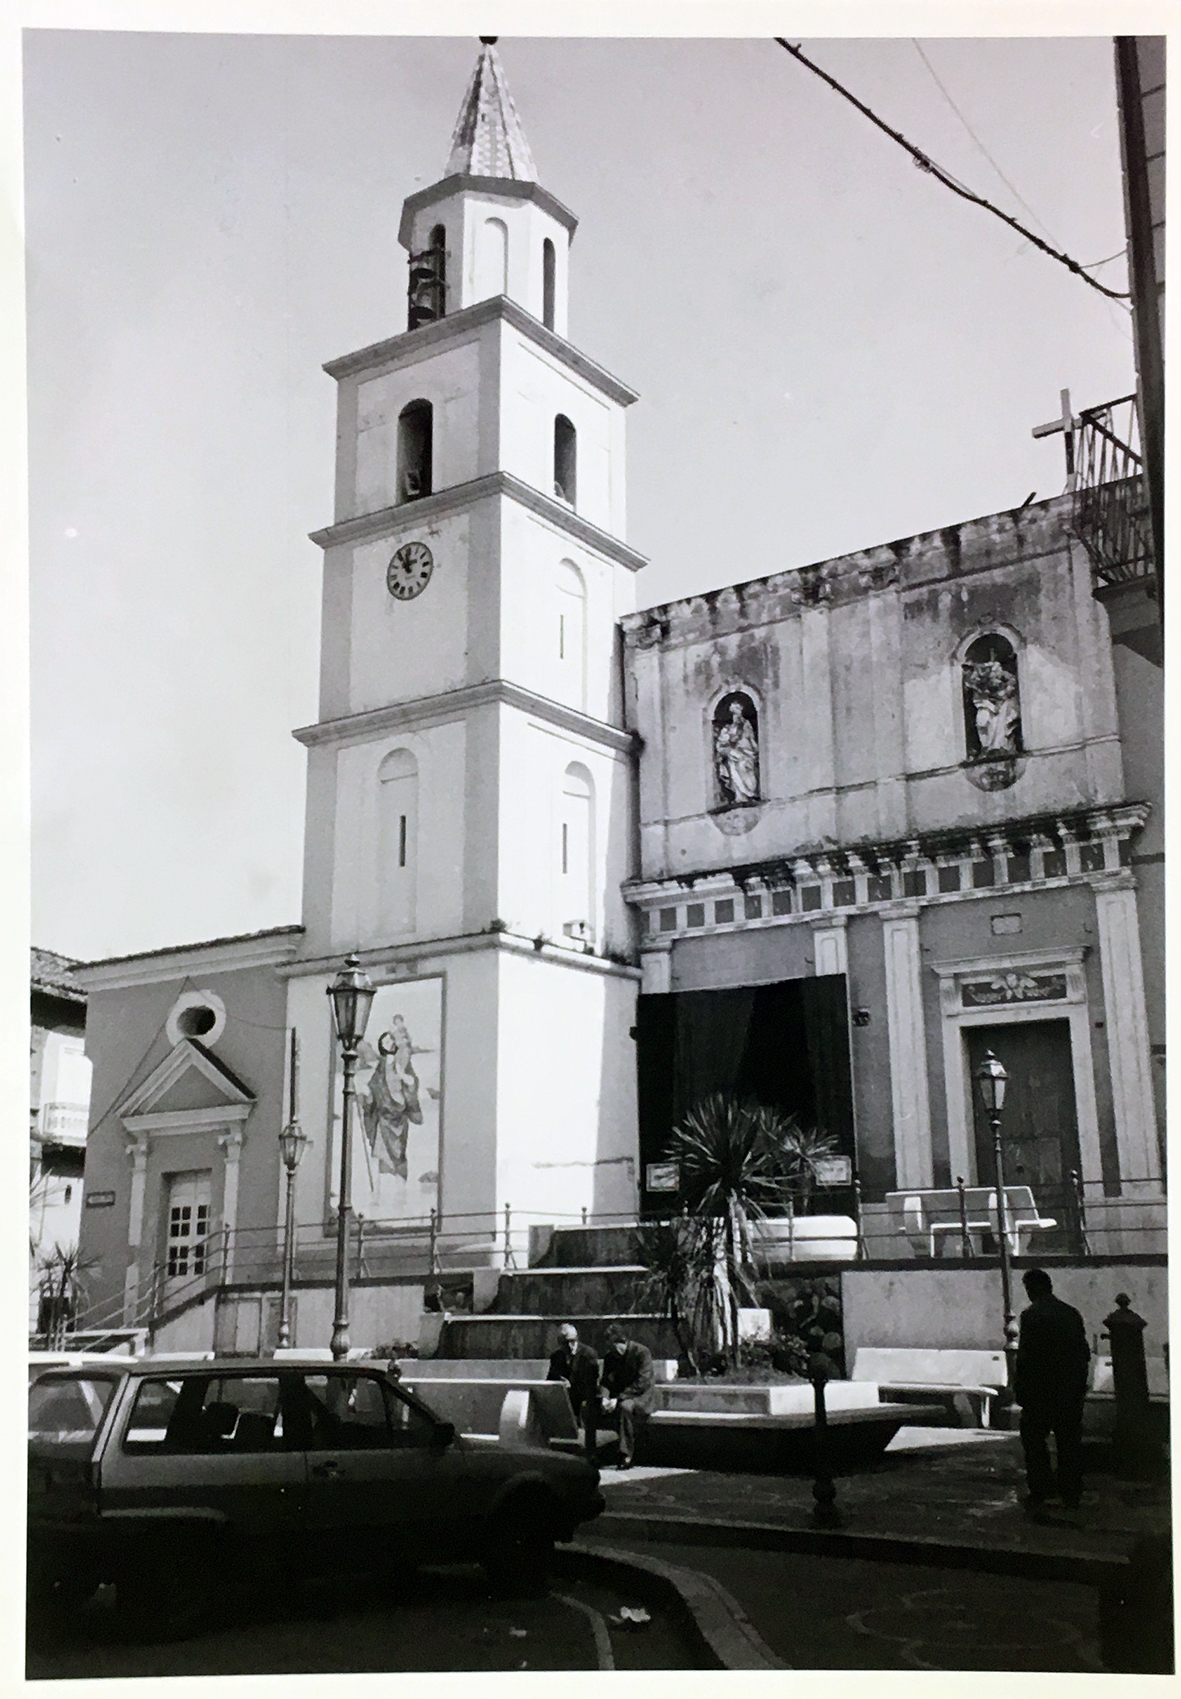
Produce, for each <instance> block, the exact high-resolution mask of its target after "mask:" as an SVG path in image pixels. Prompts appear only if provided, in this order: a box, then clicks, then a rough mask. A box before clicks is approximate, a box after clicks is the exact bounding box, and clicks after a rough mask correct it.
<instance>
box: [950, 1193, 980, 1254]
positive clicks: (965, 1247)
mask: <svg viewBox="0 0 1181 1699" xmlns="http://www.w3.org/2000/svg"><path fill="white" fill-rule="evenodd" d="M955 1188H956V1191H957V1192H958V1193H959V1195H960V1251H961V1254H962V1255H963V1256H964V1258H965V1259H966V1258H968V1257H971V1256H973V1255H974V1254H975V1253H974V1252H973V1250H972V1235H971V1233H970V1232H969V1231H968V1200H967V1198H966V1197H965V1195H964V1177H963V1175H962V1174H957V1175H956V1177H955Z"/></svg>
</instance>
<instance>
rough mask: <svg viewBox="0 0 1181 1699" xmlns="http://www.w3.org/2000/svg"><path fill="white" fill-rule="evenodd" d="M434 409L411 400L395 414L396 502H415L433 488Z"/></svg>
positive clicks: (426, 403)
mask: <svg viewBox="0 0 1181 1699" xmlns="http://www.w3.org/2000/svg"><path fill="white" fill-rule="evenodd" d="M434 413H435V410H434V408H433V407H432V406H431V404H430V402H429V401H423V400H418V401H411V402H409V403H407V405H406V406H405V407H403V409H402V411H401V413H400V414H399V415H398V500H399V501H400V502H403V501H418V500H419V499H420V497H422V496H429V495H430V493H431V488H432V482H431V480H432V475H433V470H434V468H433V464H432V462H433V459H434V440H433V439H434V430H435V421H434Z"/></svg>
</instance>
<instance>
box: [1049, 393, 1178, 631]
mask: <svg viewBox="0 0 1181 1699" xmlns="http://www.w3.org/2000/svg"><path fill="white" fill-rule="evenodd" d="M1071 436H1072V438H1073V442H1072V443H1071V444H1069V445H1068V448H1069V447H1072V448H1073V469H1072V472H1071V484H1072V488H1073V496H1074V501H1073V513H1072V529H1073V531H1074V534H1075V536H1076V537H1077V538H1078V540H1079V542H1080V543H1081V544H1082V545H1083V547H1084V549H1086V551H1087V555H1088V557H1089V559H1090V562H1091V581H1092V587H1093V589H1094V592H1095V594H1096V595H1097V596H1099V597H1100V598H1101V599H1102V598H1103V597H1104V596H1105V595H1109V594H1111V593H1112V592H1115V591H1118V590H1119V589H1120V588H1121V587H1123V586H1125V585H1128V584H1135V583H1143V584H1144V585H1145V588H1148V589H1149V590H1150V593H1151V587H1152V585H1153V583H1154V582H1155V578H1156V562H1155V559H1154V555H1153V547H1152V515H1151V509H1150V505H1149V498H1148V482H1147V478H1146V476H1145V469H1144V456H1143V452H1142V448H1141V436H1140V412H1139V406H1138V403H1137V398H1136V396H1135V395H1122V396H1120V397H1119V399H1118V400H1116V401H1106V402H1104V403H1103V404H1102V405H1101V406H1099V407H1086V408H1083V409H1082V411H1081V412H1080V413H1079V415H1078V417H1077V419H1076V420H1075V421H1074V422H1073V429H1072V432H1071Z"/></svg>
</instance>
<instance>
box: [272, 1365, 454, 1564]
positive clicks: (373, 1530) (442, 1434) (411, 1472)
mask: <svg viewBox="0 0 1181 1699" xmlns="http://www.w3.org/2000/svg"><path fill="white" fill-rule="evenodd" d="M299 1380H300V1384H301V1387H302V1392H303V1400H304V1418H303V1421H304V1428H303V1437H304V1440H305V1443H306V1448H307V1449H306V1463H307V1494H306V1509H305V1513H304V1523H305V1527H306V1530H307V1533H308V1536H309V1544H311V1545H313V1546H315V1547H317V1549H319V1550H321V1551H322V1552H324V1553H325V1554H326V1555H328V1554H331V1555H330V1561H331V1564H332V1566H333V1567H334V1568H336V1569H338V1570H340V1569H343V1570H347V1569H348V1568H349V1567H350V1566H351V1567H354V1568H363V1569H372V1568H377V1569H380V1568H381V1567H382V1565H383V1564H384V1563H385V1562H387V1561H399V1562H419V1561H423V1560H429V1559H431V1558H439V1557H444V1556H448V1555H451V1554H453V1553H456V1552H459V1551H462V1550H464V1549H465V1548H466V1547H467V1546H468V1545H470V1543H471V1530H472V1523H473V1519H474V1514H475V1511H476V1508H477V1507H476V1506H475V1505H474V1504H473V1502H472V1495H471V1485H472V1483H471V1481H470V1479H469V1471H468V1469H467V1465H466V1458H465V1452H464V1448H463V1445H462V1442H461V1441H458V1440H456V1439H455V1437H454V1434H453V1432H452V1430H450V1429H449V1428H447V1427H446V1426H445V1425H443V1424H440V1423H438V1422H436V1421H435V1420H433V1419H432V1418H431V1417H430V1416H429V1414H428V1413H427V1412H426V1411H425V1410H423V1409H422V1408H420V1407H419V1406H417V1404H416V1403H415V1402H414V1401H413V1400H411V1399H409V1398H407V1397H406V1395H405V1394H404V1393H401V1392H399V1390H398V1389H397V1388H396V1387H394V1386H393V1385H391V1384H390V1382H388V1381H387V1380H386V1379H385V1377H384V1376H381V1375H379V1374H375V1373H366V1372H359V1371H357V1370H356V1369H354V1368H351V1367H349V1368H343V1367H342V1368H341V1369H339V1370H331V1369H325V1370H317V1371H315V1372H313V1371H310V1370H309V1371H307V1372H306V1373H304V1374H302V1375H301V1376H300V1377H299Z"/></svg>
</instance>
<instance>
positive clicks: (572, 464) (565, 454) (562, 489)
mask: <svg viewBox="0 0 1181 1699" xmlns="http://www.w3.org/2000/svg"><path fill="white" fill-rule="evenodd" d="M554 494H555V495H556V496H557V498H558V500H559V501H564V502H569V504H570V506H571V507H576V506H577V504H578V432H577V431H576V430H575V429H574V426H573V425H572V424H571V423H570V421H569V419H568V418H567V417H566V415H565V414H564V413H559V414H558V416H557V418H556V419H555V420H554Z"/></svg>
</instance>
